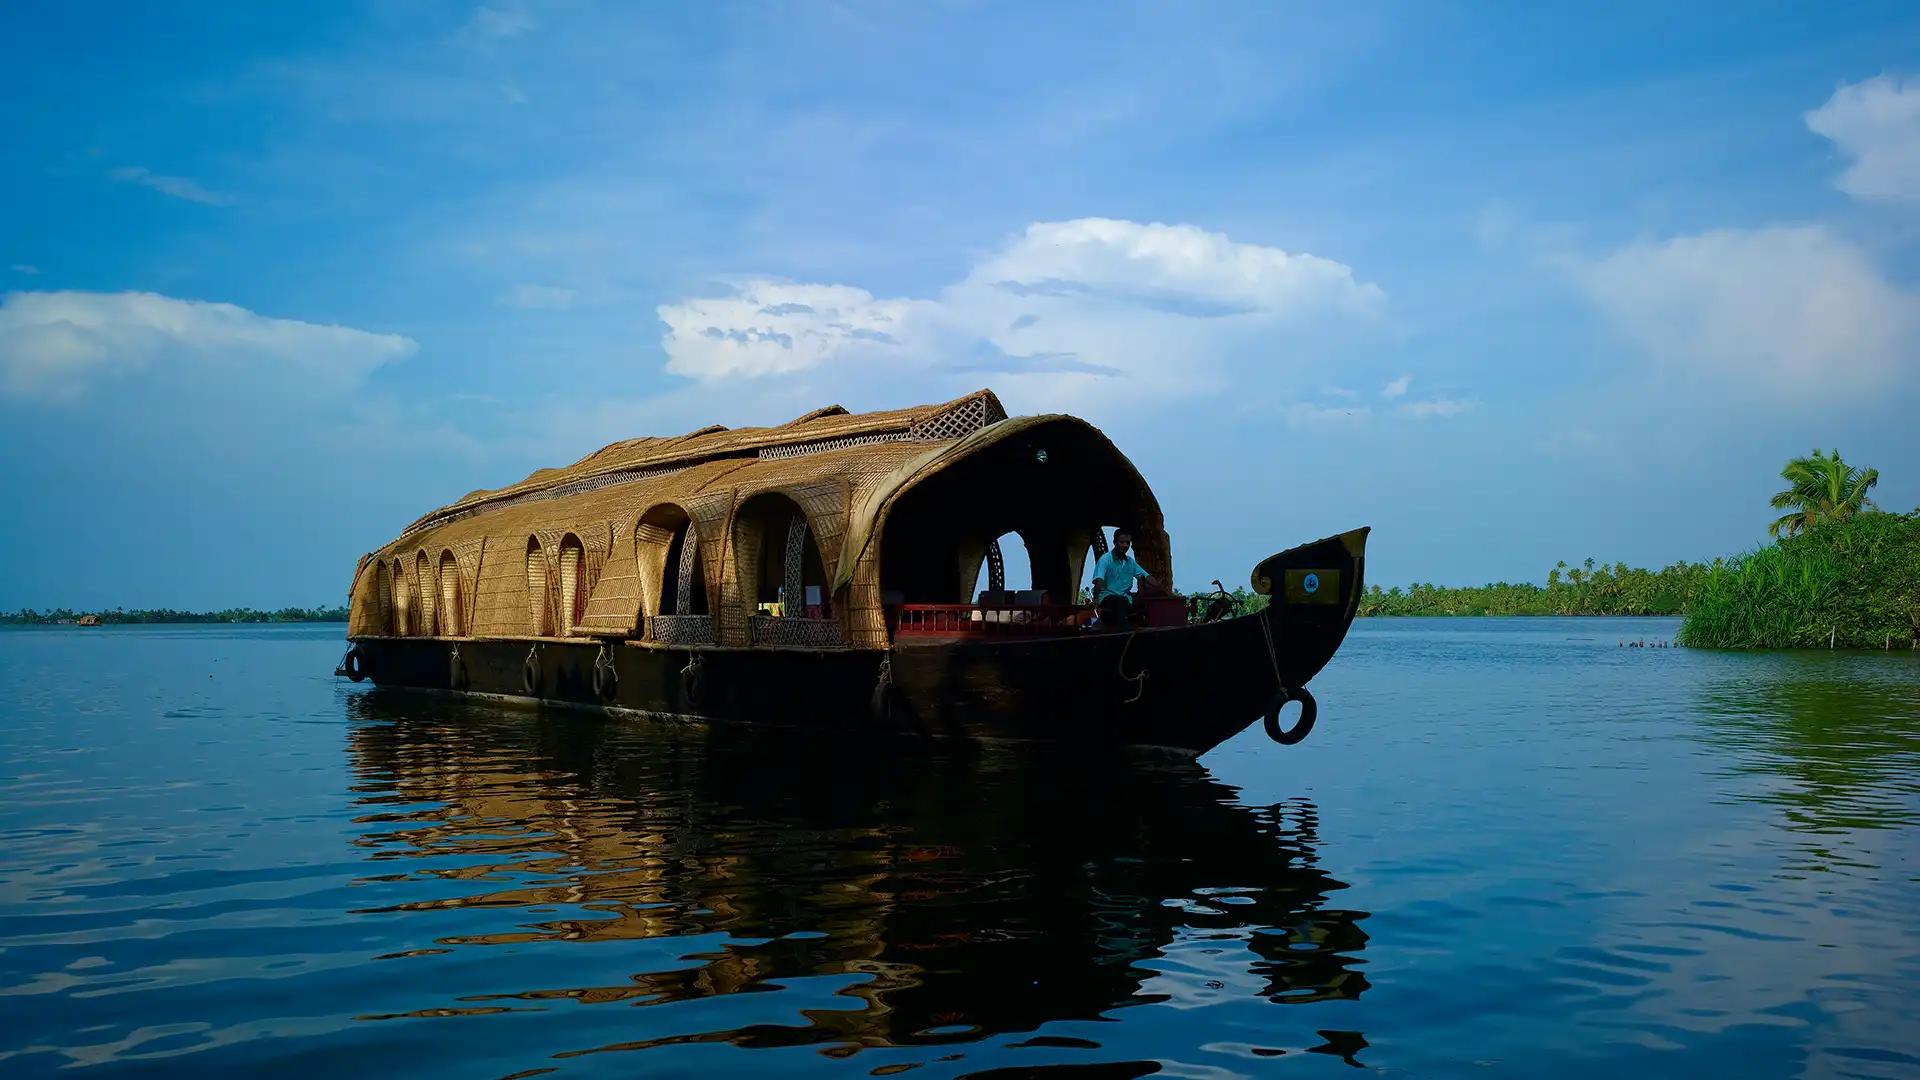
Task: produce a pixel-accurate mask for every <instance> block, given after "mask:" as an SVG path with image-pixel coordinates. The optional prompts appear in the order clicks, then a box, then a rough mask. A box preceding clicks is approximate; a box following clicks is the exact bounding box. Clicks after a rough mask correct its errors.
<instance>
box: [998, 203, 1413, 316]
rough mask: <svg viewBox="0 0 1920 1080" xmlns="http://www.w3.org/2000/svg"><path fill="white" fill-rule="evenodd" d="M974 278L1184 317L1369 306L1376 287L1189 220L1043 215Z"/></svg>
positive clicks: (1015, 289)
mask: <svg viewBox="0 0 1920 1080" xmlns="http://www.w3.org/2000/svg"><path fill="white" fill-rule="evenodd" d="M967 281H968V283H970V284H973V285H976V286H980V285H984V286H990V287H992V288H996V289H1000V290H1002V291H1005V292H1008V293H1011V294H1013V295H1016V296H1040V297H1061V298H1067V299H1086V300H1091V301H1102V302H1108V303H1115V304H1119V305H1122V306H1127V307H1144V308H1150V309H1158V310H1165V311H1168V312H1170V313H1173V314H1179V315H1190V316H1201V317H1205V316H1218V315H1245V314H1254V313H1264V314H1273V315H1285V314H1292V313H1298V312H1305V311H1318V310H1327V309H1335V310H1345V311H1352V312H1366V311H1371V310H1373V309H1374V308H1376V307H1378V306H1379V304H1380V302H1381V301H1382V299H1383V296H1382V294H1381V292H1380V290H1379V288H1378V287H1376V286H1373V285H1366V284H1361V283H1359V282H1356V281H1355V280H1354V278H1353V270H1352V269H1351V268H1349V267H1347V266H1344V265H1342V264H1340V263H1337V262H1334V261H1333V260H1331V259H1323V258H1320V257H1318V256H1314V255H1300V254H1292V253H1289V252H1286V251H1282V250H1280V249H1279V248H1274V247H1263V246H1261V245H1259V244H1242V243H1236V242H1234V241H1232V240H1230V239H1228V238H1227V237H1226V236H1224V235H1222V234H1220V233H1211V232H1206V231H1205V230H1202V229H1199V228H1197V227H1195V226H1192V225H1163V224H1159V223H1154V224H1148V225H1142V224H1139V223H1137V222H1132V221H1116V220H1113V219H1111V218H1080V219H1077V220H1074V221H1041V222H1035V223H1034V224H1032V225H1029V226H1027V231H1026V233H1025V234H1024V235H1022V236H1021V237H1019V238H1018V239H1016V240H1015V241H1014V242H1013V243H1011V244H1009V245H1008V246H1006V247H1005V248H1003V249H1001V250H1000V251H999V252H997V253H995V254H994V255H992V256H990V257H989V258H988V259H987V260H986V261H984V262H982V263H981V264H980V265H978V266H975V267H974V268H973V270H972V272H971V273H969V274H968V275H967Z"/></svg>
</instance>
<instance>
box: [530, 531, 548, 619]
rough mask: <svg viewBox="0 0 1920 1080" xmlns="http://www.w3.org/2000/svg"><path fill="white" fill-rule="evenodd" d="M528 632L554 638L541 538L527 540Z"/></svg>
mask: <svg viewBox="0 0 1920 1080" xmlns="http://www.w3.org/2000/svg"><path fill="white" fill-rule="evenodd" d="M527 630H528V632H529V633H531V634H532V635H533V636H534V637H551V636H553V604H552V603H551V602H550V600H549V598H548V596H547V553H546V550H545V549H543V548H542V547H541V546H540V538H539V537H536V536H530V537H528V538H527Z"/></svg>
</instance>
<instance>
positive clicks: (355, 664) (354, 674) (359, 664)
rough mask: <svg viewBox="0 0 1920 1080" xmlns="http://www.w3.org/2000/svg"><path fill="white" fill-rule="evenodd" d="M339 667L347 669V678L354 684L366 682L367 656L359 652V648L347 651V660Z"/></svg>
mask: <svg viewBox="0 0 1920 1080" xmlns="http://www.w3.org/2000/svg"><path fill="white" fill-rule="evenodd" d="M340 665H341V666H342V667H344V668H346V669H347V678H349V679H351V680H353V681H354V682H365V681H367V654H366V653H363V652H361V651H360V646H358V645H355V646H354V647H353V648H351V649H348V650H347V658H346V659H345V660H342V661H341V662H340Z"/></svg>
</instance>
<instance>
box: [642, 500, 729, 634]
mask: <svg viewBox="0 0 1920 1080" xmlns="http://www.w3.org/2000/svg"><path fill="white" fill-rule="evenodd" d="M633 539H634V560H635V563H636V566H637V569H638V573H639V576H640V608H641V611H640V614H641V615H642V616H643V617H644V618H645V619H646V628H645V630H646V636H647V638H648V639H649V640H651V641H658V642H663V643H665V644H669V645H711V644H713V642H714V626H713V614H712V609H711V608H710V607H709V606H708V603H707V565H706V563H707V559H706V556H707V552H706V550H705V545H703V544H701V543H700V532H699V530H698V529H696V528H694V526H693V519H691V518H689V517H688V516H687V512H686V511H685V510H684V509H682V508H680V507H679V506H676V505H674V504H672V503H663V504H661V505H659V506H656V507H654V508H652V509H651V510H648V511H647V512H646V513H645V514H643V515H642V516H641V518H640V523H639V524H638V525H637V526H636V527H635V528H634V534H633Z"/></svg>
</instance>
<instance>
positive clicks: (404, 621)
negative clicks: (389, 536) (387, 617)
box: [393, 559, 416, 637]
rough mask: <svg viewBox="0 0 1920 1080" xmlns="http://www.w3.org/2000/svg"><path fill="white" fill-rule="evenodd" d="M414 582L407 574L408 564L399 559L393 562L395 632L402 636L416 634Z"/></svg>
mask: <svg viewBox="0 0 1920 1080" xmlns="http://www.w3.org/2000/svg"><path fill="white" fill-rule="evenodd" d="M413 608H414V604H413V581H412V580H411V579H410V577H409V575H408V574H407V564H406V563H404V562H401V561H400V560H399V559H395V560H394V561H393V632H394V633H396V634H399V635H401V636H403V637H404V636H408V635H411V634H413V633H415V632H416V631H415V629H414V625H413Z"/></svg>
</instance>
